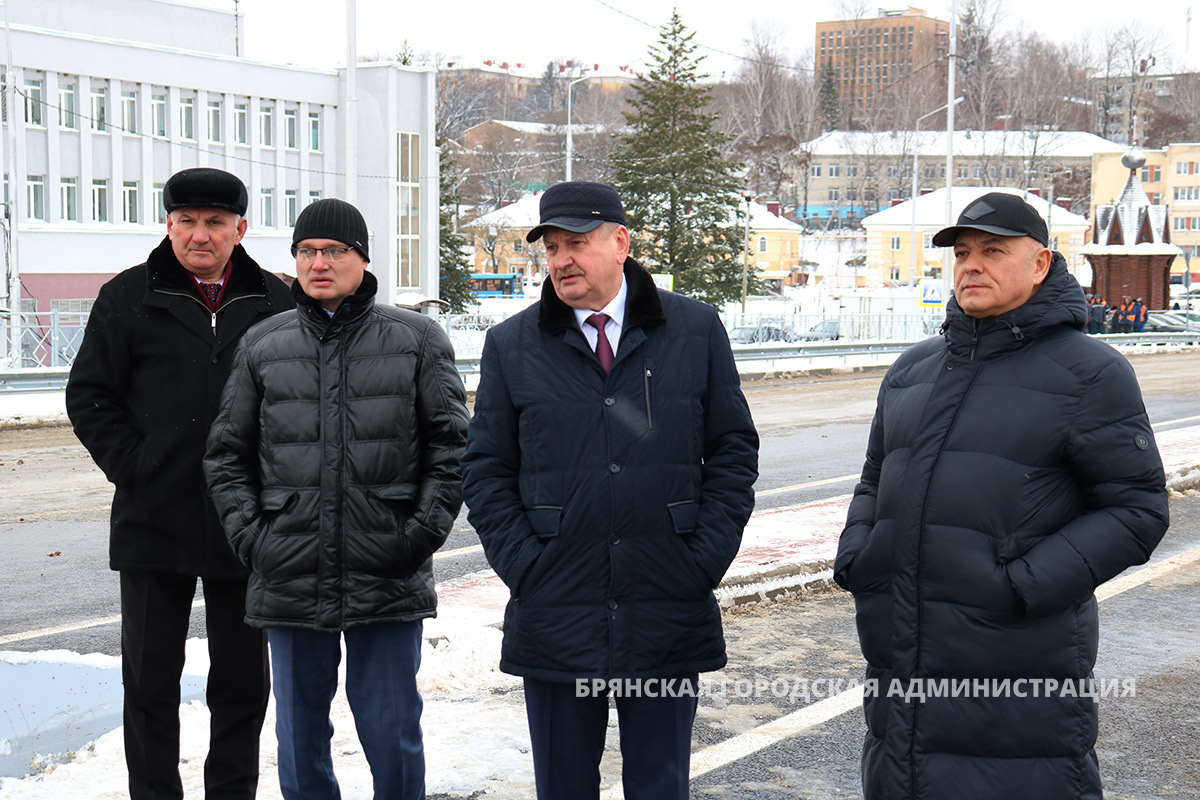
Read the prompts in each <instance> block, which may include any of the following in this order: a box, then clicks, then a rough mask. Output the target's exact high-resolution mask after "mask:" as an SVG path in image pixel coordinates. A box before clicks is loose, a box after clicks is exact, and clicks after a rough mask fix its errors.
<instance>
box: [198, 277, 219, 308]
mask: <svg viewBox="0 0 1200 800" xmlns="http://www.w3.org/2000/svg"><path fill="white" fill-rule="evenodd" d="M196 283H198V284H200V291H202V292H204V296H205V297H207V298H208V302H209V304H210V305H211V304H213V303H215V302H217V300H219V299H220V298H221V284H219V283H205V282H204V281H196Z"/></svg>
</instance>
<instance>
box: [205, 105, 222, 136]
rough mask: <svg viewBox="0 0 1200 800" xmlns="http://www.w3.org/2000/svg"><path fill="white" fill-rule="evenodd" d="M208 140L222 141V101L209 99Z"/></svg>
mask: <svg viewBox="0 0 1200 800" xmlns="http://www.w3.org/2000/svg"><path fill="white" fill-rule="evenodd" d="M208 140H209V141H210V142H220V141H222V139H221V101H220V100H209V101H208Z"/></svg>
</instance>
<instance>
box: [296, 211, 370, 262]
mask: <svg viewBox="0 0 1200 800" xmlns="http://www.w3.org/2000/svg"><path fill="white" fill-rule="evenodd" d="M305 239H332V240H334V241H335V242H341V243H342V244H344V245H348V246H350V247H353V248H354V249H355V250H357V251H358V253H359V255H361V256H362V257H363V260H364V261H370V260H371V257H370V255H369V254H368V252H367V221H366V220H365V219H363V215H362V213H360V212H359V210H358V209H357V208H355V207H354V206H352V205H350V204H349V203H347V202H346V201H345V200H338V199H337V198H336V197H326V198H325V199H323V200H317V201H316V202H313V203H309V204H308V205H307V206H305V207H304V210H303V211H301V212H300V216H298V217H296V227H295V229H294V230H293V231H292V246H295V245H297V244H299V243H300V242H303V241H304V240H305Z"/></svg>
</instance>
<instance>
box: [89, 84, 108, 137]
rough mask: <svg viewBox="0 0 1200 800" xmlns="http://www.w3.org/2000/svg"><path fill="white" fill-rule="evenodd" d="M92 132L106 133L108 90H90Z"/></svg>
mask: <svg viewBox="0 0 1200 800" xmlns="http://www.w3.org/2000/svg"><path fill="white" fill-rule="evenodd" d="M92 130H94V131H97V132H98V133H108V90H107V89H93V90H92Z"/></svg>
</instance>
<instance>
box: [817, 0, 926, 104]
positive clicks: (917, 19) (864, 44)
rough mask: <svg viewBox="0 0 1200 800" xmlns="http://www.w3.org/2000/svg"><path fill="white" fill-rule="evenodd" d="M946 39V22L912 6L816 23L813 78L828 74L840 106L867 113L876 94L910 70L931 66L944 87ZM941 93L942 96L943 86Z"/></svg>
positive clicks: (909, 72) (908, 73) (822, 78)
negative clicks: (868, 15)
mask: <svg viewBox="0 0 1200 800" xmlns="http://www.w3.org/2000/svg"><path fill="white" fill-rule="evenodd" d="M949 42H950V23H949V22H946V21H944V20H939V19H934V18H933V17H928V16H926V15H925V12H924V11H923V10H921V9H919V8H912V7H911V6H910V7H908V8H904V9H899V10H894V11H888V10H884V9H880V10H879V15H878V16H876V17H858V18H854V19H840V20H832V21H829V22H818V23H817V25H816V40H815V43H816V49H817V53H816V56H817V57H816V63H817V79H818V82H820V81H821V80H824V76H825V74H826V73H829V74H830V76H831V78H832V80H833V85H834V86H835V87H836V89H837V96H838V104H839V106H840V107H841V108H842V109H845V110H852V111H853V113H854V114H866V113H868V112H869V111H871V109H872V108H873V107H874V102H875V100H876V99H877V98H878V97H879V96H881V95H884V94H885V93H887V92H890V91H891V90H892V88H893V87H895V86H896V85H897V84H901V83H903V82H905V81H907V80H908V79H909V78H911V77H912V75H913V74H914V72H927V71H928V70H933V73H932V74H933V75H934V76H935V78H934V85H935V86H941V87H944V86H945V85H946V63H945V58H944V56H945V55H946V53H947V52H948V48H949ZM941 93H942V94H943V95H944V94H945V89H944V88H942V90H941Z"/></svg>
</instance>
